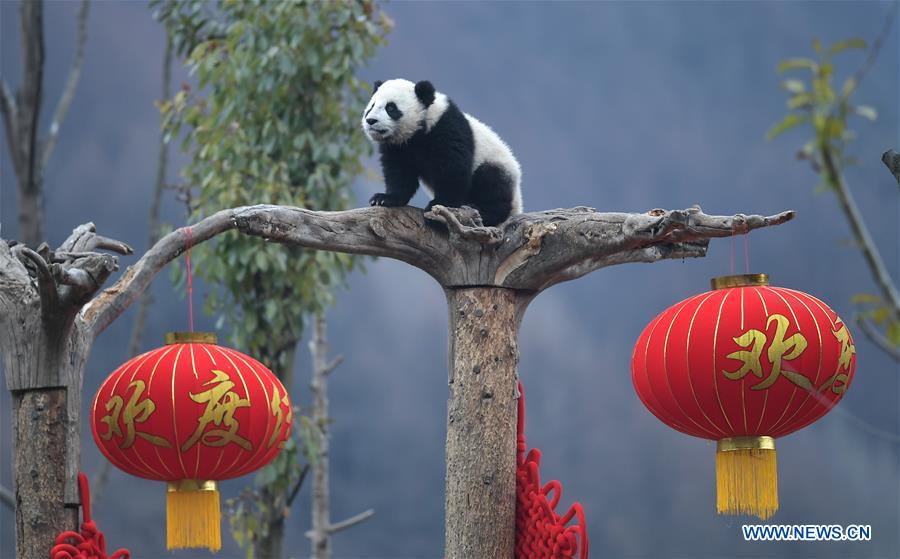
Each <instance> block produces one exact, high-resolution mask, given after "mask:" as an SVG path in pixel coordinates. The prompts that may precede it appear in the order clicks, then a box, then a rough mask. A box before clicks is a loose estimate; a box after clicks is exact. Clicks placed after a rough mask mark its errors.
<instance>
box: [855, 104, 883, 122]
mask: <svg viewBox="0 0 900 559" xmlns="http://www.w3.org/2000/svg"><path fill="white" fill-rule="evenodd" d="M853 110H854V112H856V114H858V115H859V116H861V117H863V118H867V119H869V120H871V121H873V122H874V121H875V120H876V119H877V118H878V112H877V111H876V110H875V108H874V107H870V106H868V105H857V106H856V107H854V109H853Z"/></svg>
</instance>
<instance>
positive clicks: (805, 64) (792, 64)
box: [777, 58, 818, 74]
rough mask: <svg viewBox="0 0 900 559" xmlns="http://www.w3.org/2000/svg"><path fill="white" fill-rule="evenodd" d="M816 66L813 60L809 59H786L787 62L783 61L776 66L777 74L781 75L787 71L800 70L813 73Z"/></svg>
mask: <svg viewBox="0 0 900 559" xmlns="http://www.w3.org/2000/svg"><path fill="white" fill-rule="evenodd" d="M817 68H818V65H817V64H816V61H815V60H812V59H810V58H788V59H787V60H783V61H781V62H780V63H779V64H778V67H777V70H778V73H779V74H783V73H784V72H787V71H788V70H801V69H807V70H811V71H813V72H815V71H816V69H817Z"/></svg>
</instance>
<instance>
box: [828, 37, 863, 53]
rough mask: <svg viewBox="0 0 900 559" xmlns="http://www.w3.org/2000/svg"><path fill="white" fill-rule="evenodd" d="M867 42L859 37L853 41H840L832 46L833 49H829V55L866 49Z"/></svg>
mask: <svg viewBox="0 0 900 559" xmlns="http://www.w3.org/2000/svg"><path fill="white" fill-rule="evenodd" d="M865 48H866V41H865V40H863V39H860V38H859V37H853V38H852V39H847V40H846V41H839V42H837V43H834V44H833V45H831V48H829V49H828V53H829V54H838V53H839V52H843V51H845V50H847V49H865Z"/></svg>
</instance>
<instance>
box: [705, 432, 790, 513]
mask: <svg viewBox="0 0 900 559" xmlns="http://www.w3.org/2000/svg"><path fill="white" fill-rule="evenodd" d="M716 501H717V502H716V509H717V510H718V512H719V514H751V515H754V516H758V517H759V518H761V519H762V520H766V519H767V518H769V517H771V516H772V515H773V514H775V511H777V510H778V469H777V466H776V463H775V440H774V439H773V438H772V437H733V438H730V439H722V440H720V441H719V444H718V448H717V450H716Z"/></svg>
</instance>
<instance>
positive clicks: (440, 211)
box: [82, 205, 794, 334]
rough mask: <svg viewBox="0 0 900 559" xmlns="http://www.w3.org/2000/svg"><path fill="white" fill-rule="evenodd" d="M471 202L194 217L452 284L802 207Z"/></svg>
mask: <svg viewBox="0 0 900 559" xmlns="http://www.w3.org/2000/svg"><path fill="white" fill-rule="evenodd" d="M470 212H471V210H470V209H468V208H443V207H441V206H435V207H434V208H432V210H431V212H428V213H426V212H423V211H422V210H420V209H418V208H413V207H404V208H382V207H369V208H360V209H354V210H346V211H341V212H321V211H313V210H307V209H304V208H295V207H288V206H268V205H259V206H247V207H241V208H234V209H229V210H222V211H220V212H218V213H216V214H214V215H212V216H209V217H207V218H205V219H203V220H201V221H200V222H198V223H197V224H195V225H193V226H192V227H191V229H192V233H191V238H192V243H193V244H199V243H202V242H204V241H206V240H208V239H210V238H212V237H214V236H216V235H218V234H220V233H222V232H224V231H227V230H229V229H232V228H237V229H238V230H239V231H241V232H242V233H245V234H248V235H253V236H257V237H262V238H264V239H267V240H271V241H275V242H279V243H285V244H290V245H294V246H300V247H305V248H310V249H318V250H329V251H334V252H345V253H351V254H363V255H369V256H384V257H388V258H394V259H396V260H401V261H404V262H406V263H408V264H411V265H413V266H416V267H417V268H420V269H422V270H424V271H425V272H427V273H428V274H429V275H431V276H432V277H434V278H435V279H436V280H437V281H438V282H439V283H441V285H443V286H444V287H459V286H464V285H482V286H485V285H487V286H490V285H493V286H497V287H507V288H511V289H519V290H530V291H539V290H541V289H545V288H547V287H549V286H551V285H554V284H556V283H559V282H561V281H567V280H570V279H575V278H578V277H581V276H583V275H584V274H586V273H588V272H591V271H593V270H596V269H598V268H601V267H604V266H608V265H611V264H619V263H624V262H654V261H657V260H661V259H666V258H687V257H699V256H703V255H704V254H705V253H706V243H707V242H708V240H709V239H711V238H714V237H727V236H731V235H733V234H735V233H737V234H745V233H748V232H750V231H751V230H754V229H758V228H761V227H768V226H771V225H779V224H781V223H784V222H786V221H789V220H790V219H792V218H793V217H794V213H793V212H791V211H787V212H782V213H779V214H776V215H773V216H769V217H765V216H759V215H743V214H737V215H733V216H712V215H707V214H704V213H703V212H702V211H701V210H700V208H698V207H694V208H689V209H687V210H675V211H665V210H653V211H651V212H648V213H645V214H630V213H602V212H597V211H594V210H593V209H591V208H573V209H568V210H562V209H559V210H549V211H545V212H536V213H528V214H522V215H518V216H515V217H513V218H512V219H510V220H509V221H507V222H506V223H505V224H503V225H502V227H501V228H489V227H484V226H482V225H480V220H479V221H478V222H473V221H471V218H472V216H471V215H470ZM448 216H454V217H453V218H452V219H450V218H449V217H448ZM429 217H431V219H429ZM447 223H451V224H452V225H451V226H450V227H451V230H450V231H448V229H447V228H446V224H447ZM473 232H475V233H474V234H472V233H473ZM494 239H499V240H497V241H496V242H495V241H494ZM486 241H489V242H486ZM186 243H187V236H186V233H185V229H184V228H181V229H178V230H176V231H173V232H172V233H169V234H168V235H166V236H165V237H163V238H162V239H160V240H159V241H158V242H157V243H156V244H155V245H153V247H152V248H151V249H150V250H148V251H147V253H146V254H144V256H143V257H142V258H141V259H140V260H139V261H138V262H137V263H136V264H135V265H134V266H132V267H130V268H129V269H128V271H127V272H126V273H125V274H124V275H123V276H122V277H121V278H120V279H119V280H118V281H117V282H116V283H115V284H113V285H112V286H111V287H109V288H108V289H106V290H104V291H103V292H102V293H101V294H100V295H99V296H97V297H96V298H95V299H94V300H93V301H91V302H90V303H89V304H88V305H87V306H85V307H84V309H83V311H82V316H83V318H84V320H85V321H87V323H88V324H89V325H90V327H91V329H92V331H93V332H94V333H95V334H98V333H100V332H102V331H103V329H105V328H106V327H107V326H108V325H109V324H110V323H111V322H112V321H113V320H115V318H116V317H117V316H119V315H120V314H121V313H122V312H124V311H125V309H126V308H128V306H129V305H130V304H131V302H132V301H134V300H135V299H136V298H137V296H138V295H140V294H141V293H142V292H143V291H144V290H145V289H146V288H147V286H148V285H149V284H150V282H151V281H152V279H153V277H154V276H155V275H156V274H157V273H158V272H159V271H160V270H161V269H162V268H163V266H165V265H166V264H168V263H169V262H170V261H172V260H173V259H175V258H177V257H178V256H180V255H181V254H182V253H183V252H184V249H185V246H186Z"/></svg>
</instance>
